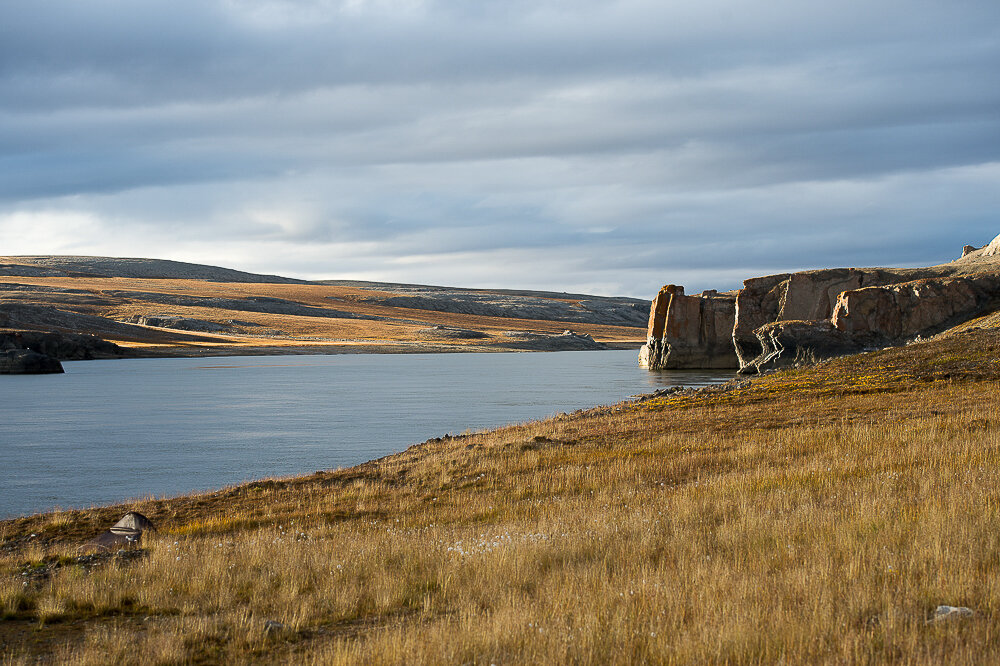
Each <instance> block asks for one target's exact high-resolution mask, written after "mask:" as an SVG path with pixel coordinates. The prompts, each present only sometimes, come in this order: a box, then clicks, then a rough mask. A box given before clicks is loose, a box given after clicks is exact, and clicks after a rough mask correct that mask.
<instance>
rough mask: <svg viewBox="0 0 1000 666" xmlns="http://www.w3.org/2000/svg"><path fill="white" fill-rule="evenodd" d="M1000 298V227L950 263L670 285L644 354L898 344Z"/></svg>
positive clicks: (767, 363)
mask: <svg viewBox="0 0 1000 666" xmlns="http://www.w3.org/2000/svg"><path fill="white" fill-rule="evenodd" d="M723 299H724V300H723ZM724 302H725V303H728V304H729V305H728V306H727V305H723V303H724ZM727 307H731V309H732V312H731V313H730V314H728V315H727V313H729V310H727ZM998 308H1000V236H998V237H997V238H995V239H994V240H993V241H992V242H991V243H989V244H988V245H986V246H984V247H982V248H979V249H976V248H975V247H973V246H966V247H965V248H964V249H963V256H962V258H961V259H958V260H956V261H953V262H951V263H949V264H941V265H939V266H932V267H930V268H922V269H885V268H870V269H858V268H837V269H828V270H815V271H804V272H800V273H781V274H777V275H768V276H764V277H758V278H751V279H749V280H746V281H745V282H744V283H743V288H742V289H740V290H739V291H738V292H737V293H736V295H735V297H733V296H730V295H725V296H724V297H720V295H718V294H716V293H715V292H706V293H705V294H703V295H702V296H685V295H684V289H683V287H678V286H675V285H668V286H666V287H664V288H663V289H661V290H660V293H659V294H658V295H657V297H656V300H654V301H653V305H652V308H651V309H650V316H649V327H648V330H647V342H646V345H645V346H644V347H643V348H642V351H641V352H640V355H639V363H640V365H642V366H644V367H648V368H650V369H659V368H724V367H739V369H740V372H742V373H755V372H760V371H762V370H765V369H770V368H776V367H783V366H788V365H795V364H799V363H804V362H811V361H815V360H819V359H821V358H829V357H831V356H838V355H843V354H850V353H855V352H858V351H861V350H862V349H867V348H876V347H884V346H888V345H893V344H900V343H902V342H905V341H907V340H911V339H914V338H916V337H920V336H928V335H933V334H936V333H938V332H940V331H942V330H945V329H946V328H949V327H951V326H955V325H957V324H960V323H962V322H964V321H968V320H969V319H971V318H973V317H976V316H979V315H981V314H984V313H986V312H989V311H991V310H995V309H998ZM726 316H728V317H729V319H728V321H732V326H731V329H730V330H731V334H729V333H727V332H726V331H725V330H723V329H724V328H725V325H726V321H727V319H726Z"/></svg>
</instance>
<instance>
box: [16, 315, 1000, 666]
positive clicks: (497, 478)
mask: <svg viewBox="0 0 1000 666" xmlns="http://www.w3.org/2000/svg"><path fill="white" fill-rule="evenodd" d="M998 351H1000V334H998V333H997V332H996V331H976V332H972V333H967V334H964V335H960V336H954V337H951V338H947V339H942V340H938V341H935V342H932V343H928V344H922V345H913V346H910V347H907V348H903V349H896V350H888V351H885V352H880V353H875V354H867V355H863V356H859V357H852V358H847V359H841V360H839V361H835V362H831V363H827V364H823V365H821V366H819V367H817V368H813V369H808V370H799V371H793V372H787V373H777V374H774V375H770V376H767V377H763V378H759V379H757V380H755V381H754V383H753V385H752V386H751V387H749V388H745V389H740V390H733V391H728V392H723V391H718V392H708V393H701V394H688V395H680V396H671V397H665V398H658V399H655V400H650V401H646V402H641V403H630V404H624V405H620V406H616V407H612V408H602V409H597V410H590V411H586V412H581V413H577V414H572V415H563V416H560V417H557V418H554V419H551V420H548V421H545V422H540V423H528V424H521V425H515V426H510V427H507V428H501V429H499V430H495V431H491V432H486V433H477V434H472V435H469V436H462V437H456V438H446V439H442V440H432V441H429V442H426V443H425V444H423V445H420V446H418V447H414V448H412V449H410V450H408V451H406V452H404V453H401V454H399V455H396V456H392V457H389V458H386V459H383V460H379V461H374V462H372V463H367V464H365V465H361V466H359V467H356V468H351V469H346V470H336V471H331V472H325V473H318V474H315V475H313V476H310V477H302V478H296V479H275V480H268V481H259V482H255V483H251V484H246V485H243V486H239V487H234V488H229V489H226V490H223V491H219V492H216V493H211V494H208V495H201V496H191V497H184V498H176V499H172V500H149V501H146V502H139V503H136V504H134V505H130V506H128V507H124V506H119V507H113V508H104V509H94V510H90V511H77V512H74V511H66V512H61V513H60V514H59V516H58V518H55V517H54V516H52V515H42V516H36V517H31V518H25V519H19V520H16V521H7V522H5V523H2V524H0V544H2V545H0V552H2V555H0V613H2V614H3V616H4V617H5V618H6V620H4V621H0V639H2V641H3V645H4V650H5V652H4V657H3V658H4V659H5V660H6V662H9V663H32V661H33V660H34V659H36V658H48V659H52V660H55V661H57V662H59V663H71V664H72V663H77V664H90V663H110V662H121V663H136V664H162V663H212V662H279V663H313V664H346V663H352V664H353V663H365V664H367V663H408V664H409V663H426V664H434V663H476V664H480V663H481V664H490V663H498V664H499V663H515V664H520V663H566V662H569V663H650V662H652V663H678V664H683V663H730V664H759V663H884V662H893V663H897V662H898V663H915V664H920V663H994V662H996V661H997V660H998V659H1000V642H998V641H997V640H996V638H997V635H998V632H1000V615H998V613H997V611H998V609H1000V582H998V581H1000V466H998V464H997V463H998V453H1000V407H998V405H997V400H996V396H997V390H998V388H1000V385H998V381H1000V368H998V363H997V360H998V358H1000V354H998ZM128 508H137V509H139V510H141V511H143V512H145V513H146V514H147V515H149V516H150V517H151V518H152V519H153V520H154V521H155V522H156V523H157V524H158V525H159V526H160V531H159V532H158V533H157V534H156V535H155V536H153V537H152V538H150V539H149V540H148V541H147V542H146V543H145V544H144V547H145V548H146V549H147V554H146V556H145V557H143V558H140V559H138V560H133V559H128V558H124V557H114V556H112V557H108V558H105V559H103V560H99V561H97V562H96V563H90V564H85V563H80V562H77V561H76V560H75V559H74V557H75V555H76V551H75V546H76V544H78V543H80V542H81V541H82V540H83V539H84V538H86V536H90V535H93V534H95V533H96V532H97V531H99V529H100V528H102V527H105V526H107V525H109V524H110V523H111V522H113V521H114V520H115V519H117V518H118V517H119V516H120V515H121V513H122V512H123V511H124V510H126V509H128ZM30 534H35V535H36V536H35V537H33V538H32V537H30V536H29V535H30ZM25 574H27V575H25ZM940 604H948V605H953V606H966V607H969V608H971V609H973V610H974V611H975V613H976V615H975V616H974V617H972V618H969V619H957V620H952V621H948V622H941V623H933V622H931V623H928V620H929V619H930V618H931V617H932V616H933V612H934V609H935V608H936V606H938V605H940ZM269 622H271V623H272V624H268V623H269Z"/></svg>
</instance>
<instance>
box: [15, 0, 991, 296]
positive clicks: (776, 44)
mask: <svg viewBox="0 0 1000 666" xmlns="http://www.w3.org/2000/svg"><path fill="white" fill-rule="evenodd" d="M998 71H1000V3H998V2H997V1H996V0H981V1H977V0H950V1H948V2H944V1H942V2H933V1H925V0H905V1H903V0H879V2H870V0H866V1H864V2H862V1H856V0H844V1H841V2H829V1H828V0H827V1H824V2H813V1H811V0H769V1H768V2H759V1H756V0H755V1H750V0H745V1H741V0H728V1H722V0H675V1H673V2H669V3H667V2H661V1H658V0H656V1H654V0H649V1H645V0H622V1H621V2H601V1H598V0H550V1H537V2H527V1H523V2H522V1H518V0H511V1H508V2H486V1H484V0H453V1H450V2H443V1H442V2H434V1H428V2H423V1H420V0H344V1H341V2H322V1H316V2H312V1H309V0H299V1H286V2H261V1H256V0H228V1H223V0H215V1H213V0H171V1H170V2H132V1H125V0H120V1H108V0H88V1H87V2H79V0H61V1H60V0H53V1H46V2H41V3H27V2H6V3H2V4H0V239H2V240H0V254H101V255H118V256H144V257H159V258H169V259H178V260H185V261H195V262H201V263H210V264H216V265H225V266H228V267H232V268H239V269H243V270H250V271H259V272H267V273H278V274H282V275H288V276H295V277H308V278H357V279H373V280H393V281H406V282H420V283H432V284H451V285H460V286H498V287H525V288H539V289H557V290H566V291H583V292H590V293H602V294H620V295H633V296H640V297H645V298H650V297H652V295H654V294H655V293H656V290H657V289H658V288H659V286H660V285H661V284H663V283H665V282H676V283H681V284H685V285H687V286H688V287H689V290H691V291H696V290H700V289H703V288H709V287H714V288H732V287H735V286H738V285H739V283H740V282H741V281H742V279H744V278H746V277H750V276H751V275H759V274H765V273H774V272H779V271H783V270H790V269H802V268H816V267H827V266H846V265H856V266H864V265H927V264H931V263H940V262H942V261H946V260H950V259H952V258H954V257H955V256H957V255H958V254H960V252H961V247H962V245H964V244H966V243H971V244H984V243H986V242H988V241H989V240H990V239H992V238H993V237H994V236H996V235H997V234H998V233H1000V215H998V214H997V213H998V210H1000V85H998V84H997V82H998V79H997V77H998Z"/></svg>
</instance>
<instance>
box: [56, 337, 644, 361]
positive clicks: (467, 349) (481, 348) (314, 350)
mask: <svg viewBox="0 0 1000 666" xmlns="http://www.w3.org/2000/svg"><path fill="white" fill-rule="evenodd" d="M601 344H603V345H604V346H605V349H518V348H516V347H501V346H486V345H461V346H460V345H433V344H427V343H420V342H416V343H405V342H396V343H374V344H364V343H347V344H316V345H289V346H287V347H285V346H281V347H279V346H267V345H264V346H259V347H239V346H223V345H219V346H212V347H170V348H167V349H151V348H147V347H126V346H122V345H119V346H120V347H121V348H122V349H124V350H127V351H128V352H129V353H128V354H126V355H121V356H97V357H95V358H93V359H86V360H115V359H127V358H202V357H204V358H210V357H227V356H336V355H339V354H386V355H393V354H503V353H529V352H530V353H536V352H547V353H554V352H590V351H632V350H634V351H636V352H638V351H639V348H640V347H642V345H643V344H645V341H634V340H628V341H613V342H602V343H601ZM75 360H81V359H66V361H67V362H68V361H75Z"/></svg>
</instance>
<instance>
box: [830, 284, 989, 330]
mask: <svg viewBox="0 0 1000 666" xmlns="http://www.w3.org/2000/svg"><path fill="white" fill-rule="evenodd" d="M997 307H1000V276H996V275H976V276H963V277H944V278H929V279H924V280H915V281H912V282H904V283H901V284H894V285H889V286H884V287H867V288H864V289H855V290H852V291H845V292H844V293H842V294H840V296H839V297H838V299H837V306H836V308H835V310H834V313H833V317H832V323H833V326H834V327H835V328H836V329H837V330H838V331H840V332H842V333H845V334H846V335H848V336H850V337H852V338H853V339H855V340H858V341H860V342H862V343H864V344H865V345H867V346H873V347H874V346H885V345H889V344H893V343H895V342H897V341H899V340H903V339H906V338H911V337H914V336H917V335H928V334H934V333H937V332H938V331H939V330H942V329H944V328H947V327H949V326H953V325H956V324H960V323H962V322H963V321H966V320H968V319H970V318H972V317H975V316H977V315H979V314H982V313H983V312H985V311H987V310H992V309H995V308H997Z"/></svg>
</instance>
